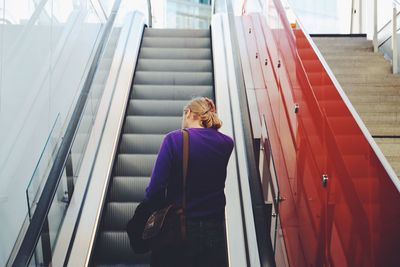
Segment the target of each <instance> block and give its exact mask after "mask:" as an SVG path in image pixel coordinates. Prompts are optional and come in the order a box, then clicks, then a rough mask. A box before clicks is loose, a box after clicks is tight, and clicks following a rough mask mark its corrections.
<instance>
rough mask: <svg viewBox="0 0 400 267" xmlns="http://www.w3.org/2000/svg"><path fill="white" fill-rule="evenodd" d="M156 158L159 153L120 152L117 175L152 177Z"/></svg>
mask: <svg viewBox="0 0 400 267" xmlns="http://www.w3.org/2000/svg"><path fill="white" fill-rule="evenodd" d="M156 158H157V155H145V154H133V155H132V154H119V155H118V156H117V160H116V162H115V175H116V176H148V177H150V175H151V172H152V170H153V166H154V163H155V161H156Z"/></svg>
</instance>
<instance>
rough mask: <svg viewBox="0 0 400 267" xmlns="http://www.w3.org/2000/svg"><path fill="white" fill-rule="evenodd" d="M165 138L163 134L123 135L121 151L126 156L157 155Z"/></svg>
mask: <svg viewBox="0 0 400 267" xmlns="http://www.w3.org/2000/svg"><path fill="white" fill-rule="evenodd" d="M163 138H164V135H163V134H123V135H122V139H121V144H120V146H119V151H120V153H126V154H128V153H129V154H157V153H158V150H159V149H160V145H161V142H162V140H163Z"/></svg>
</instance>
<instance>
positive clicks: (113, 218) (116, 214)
mask: <svg viewBox="0 0 400 267" xmlns="http://www.w3.org/2000/svg"><path fill="white" fill-rule="evenodd" d="M138 205H139V203H138V202H108V203H107V206H106V210H105V214H104V220H103V228H102V230H103V231H121V232H123V231H125V229H126V225H127V223H128V221H129V220H130V219H131V218H132V216H133V213H134V212H135V209H136V207H137V206H138Z"/></svg>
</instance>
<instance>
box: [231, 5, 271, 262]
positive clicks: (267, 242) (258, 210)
mask: <svg viewBox="0 0 400 267" xmlns="http://www.w3.org/2000/svg"><path fill="white" fill-rule="evenodd" d="M226 4H227V13H228V21H229V29H230V35H231V38H232V39H231V40H232V50H233V53H232V54H233V61H234V66H235V73H236V82H237V88H238V93H239V102H240V103H239V104H240V112H241V119H242V121H241V123H242V126H243V135H244V144H245V152H246V155H245V156H246V160H247V166H248V169H247V176H248V179H249V186H250V191H251V201H252V206H253V216H254V225H255V230H256V236H257V244H258V253H259V256H260V262H261V266H270V267H274V266H275V256H274V252H273V248H272V243H271V238H270V234H269V231H268V229H267V227H266V226H267V225H268V219H267V213H266V207H265V204H264V196H263V192H262V188H261V180H260V174H259V171H258V167H257V165H256V159H255V155H254V150H253V147H254V146H253V133H252V127H251V121H250V111H249V106H248V101H247V95H246V87H245V84H244V78H243V69H242V64H241V60H240V56H239V54H240V53H239V43H238V36H237V34H236V26H235V25H236V24H235V17H234V12H233V6H232V3H231V1H226Z"/></svg>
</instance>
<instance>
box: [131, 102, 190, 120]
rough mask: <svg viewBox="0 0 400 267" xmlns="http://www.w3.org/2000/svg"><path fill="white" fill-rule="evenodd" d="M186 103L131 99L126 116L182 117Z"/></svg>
mask: <svg viewBox="0 0 400 267" xmlns="http://www.w3.org/2000/svg"><path fill="white" fill-rule="evenodd" d="M187 103H188V101H184V100H144V99H131V100H130V101H129V106H128V115H144V116H160V117H162V116H182V114H183V108H184V107H185V106H186V104H187Z"/></svg>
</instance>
